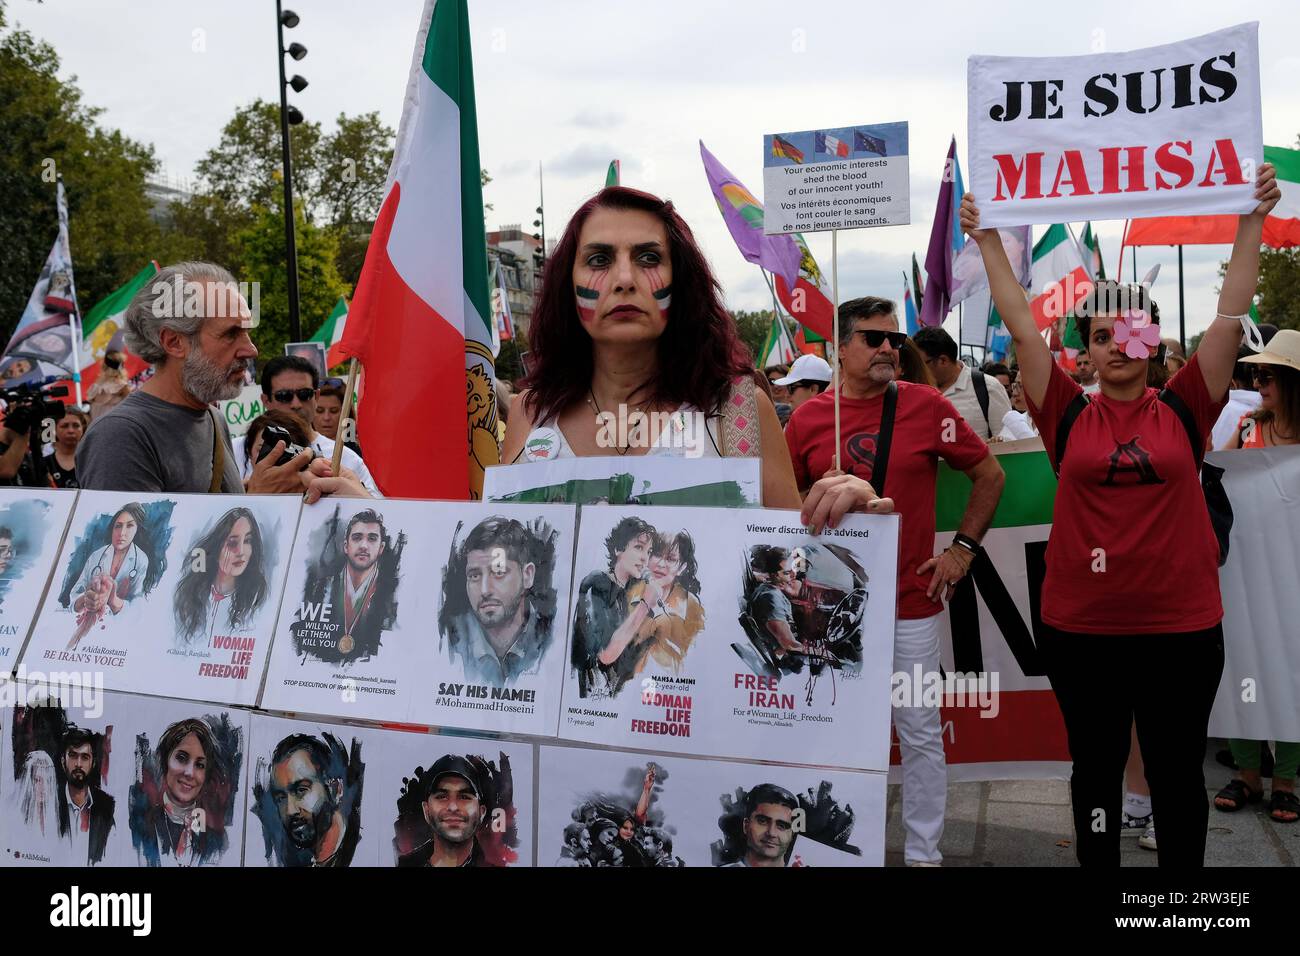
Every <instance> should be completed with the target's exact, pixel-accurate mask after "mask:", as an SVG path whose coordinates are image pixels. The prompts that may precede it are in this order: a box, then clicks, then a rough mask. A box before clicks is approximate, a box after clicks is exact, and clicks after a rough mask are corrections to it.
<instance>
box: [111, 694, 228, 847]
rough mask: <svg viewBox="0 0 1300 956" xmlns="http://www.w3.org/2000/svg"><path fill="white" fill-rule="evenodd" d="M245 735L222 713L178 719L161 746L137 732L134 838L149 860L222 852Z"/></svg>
mask: <svg viewBox="0 0 1300 956" xmlns="http://www.w3.org/2000/svg"><path fill="white" fill-rule="evenodd" d="M242 763H243V734H242V732H241V731H240V729H239V728H237V727H235V726H233V725H232V723H231V721H230V719H229V717H228V716H227V715H225V714H221V715H217V716H208V717H205V718H198V717H190V718H186V719H185V720H178V721H176V722H175V723H174V724H172V725H170V726H169V727H168V728H167V729H166V730H164V731H163V733H162V736H161V737H160V738H159V739H158V746H157V747H156V748H153V749H150V746H149V739H148V737H147V736H146V735H144V734H140V735H139V736H138V737H137V738H136V766H137V767H138V768H139V771H138V774H139V775H138V777H137V780H136V782H135V783H134V784H133V785H132V786H131V796H130V803H131V805H130V814H129V816H130V828H131V842H132V844H133V845H134V846H135V849H136V852H137V853H138V854H139V858H140V862H141V864H142V865H144V866H163V865H170V866H201V865H203V864H208V863H213V862H216V860H217V858H218V857H220V856H221V854H222V853H224V852H225V850H226V848H227V846H228V844H229V840H228V839H227V834H226V828H227V827H228V826H229V824H230V818H231V811H232V808H233V806H234V795H235V790H236V785H237V783H238V781H239V774H240V767H241V765H242Z"/></svg>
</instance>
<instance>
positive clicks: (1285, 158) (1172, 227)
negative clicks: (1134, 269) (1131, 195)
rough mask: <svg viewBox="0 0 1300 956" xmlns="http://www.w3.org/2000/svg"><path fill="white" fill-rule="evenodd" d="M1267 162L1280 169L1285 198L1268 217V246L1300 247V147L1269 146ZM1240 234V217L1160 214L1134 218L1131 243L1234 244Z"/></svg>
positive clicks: (1125, 241)
mask: <svg viewBox="0 0 1300 956" xmlns="http://www.w3.org/2000/svg"><path fill="white" fill-rule="evenodd" d="M1264 161H1265V162H1268V163H1272V164H1273V165H1274V167H1276V169H1277V184H1278V185H1279V186H1280V187H1282V200H1281V202H1279V203H1278V204H1277V206H1275V207H1274V208H1273V211H1272V213H1270V214H1269V216H1268V218H1267V219H1265V220H1264V239H1263V241H1264V245H1266V246H1271V247H1272V248H1274V249H1287V248H1289V247H1291V246H1300V150H1295V149H1282V148H1281V147H1280V146H1265V147H1264ZM1236 235H1237V217H1236V216H1159V217H1156V218H1153V219H1134V220H1133V222H1132V223H1130V224H1129V229H1128V234H1127V236H1125V239H1124V244H1125V245H1127V246H1194V245H1210V244H1216V243H1224V244H1228V243H1231V242H1232V241H1233V240H1234V239H1235V238H1236Z"/></svg>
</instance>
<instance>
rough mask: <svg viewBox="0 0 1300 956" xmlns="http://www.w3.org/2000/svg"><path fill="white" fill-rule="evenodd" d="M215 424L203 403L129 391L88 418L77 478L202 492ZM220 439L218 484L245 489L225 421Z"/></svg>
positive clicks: (104, 487)
mask: <svg viewBox="0 0 1300 956" xmlns="http://www.w3.org/2000/svg"><path fill="white" fill-rule="evenodd" d="M214 427H215V425H214V416H213V415H212V413H210V412H209V411H207V410H206V409H203V410H200V409H194V408H187V407H186V406H184V405H173V404H172V403H171V402H164V401H163V400H162V399H161V398H155V397H154V396H152V395H148V394H146V393H144V392H139V391H137V392H132V393H131V395H130V396H129V397H128V398H127V399H126V400H125V401H124V402H122V403H121V404H120V405H117V406H116V407H114V408H112V409H110V410H109V411H108V412H105V413H104V414H103V415H101V416H100V417H99V418H96V419H95V420H94V421H92V422H91V423H90V428H89V429H87V430H86V437H85V438H83V439H82V440H81V444H79V445H78V446H77V480H78V482H79V483H80V484H81V487H82V488H86V489H89V490H98V491H174V492H189V493H193V494H205V493H206V492H207V490H208V488H209V487H211V484H212V437H213V434H212V433H213V428H214ZM220 440H221V442H222V443H223V445H224V451H225V464H224V467H223V469H222V476H221V490H222V492H223V493H225V494H232V495H238V494H243V492H244V483H243V481H241V480H240V477H239V467H238V465H236V463H235V454H234V452H233V451H232V449H231V447H230V432H229V430H228V429H227V428H226V424H225V422H222V423H221V438H220Z"/></svg>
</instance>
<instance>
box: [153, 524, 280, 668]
mask: <svg viewBox="0 0 1300 956" xmlns="http://www.w3.org/2000/svg"><path fill="white" fill-rule="evenodd" d="M188 558H189V560H188V562H187V563H186V565H185V570H184V572H183V573H182V574H181V579H180V582H179V583H178V584H177V585H176V595H175V601H174V609H175V610H174V613H175V616H176V643H177V644H178V646H186V645H188V646H196V645H203V644H207V643H210V642H211V640H212V637H213V635H214V634H219V633H224V632H230V633H233V632H238V631H243V630H247V629H248V628H249V626H251V624H252V623H253V619H254V618H255V617H256V616H257V613H258V611H260V610H261V608H262V605H263V604H265V603H266V594H267V582H266V549H265V547H264V544H263V541H262V530H261V528H260V527H259V526H258V523H257V518H256V517H254V515H253V513H252V512H251V511H249V510H248V509H247V508H231V509H230V510H229V511H227V512H226V513H225V514H224V515H222V516H221V517H220V518H219V519H218V520H217V523H216V524H215V525H214V526H213V527H212V529H211V530H210V531H208V532H207V533H206V534H204V535H203V536H202V537H201V538H200V539H199V540H198V541H197V542H195V544H194V546H193V547H192V548H191V549H190V551H189V552H188Z"/></svg>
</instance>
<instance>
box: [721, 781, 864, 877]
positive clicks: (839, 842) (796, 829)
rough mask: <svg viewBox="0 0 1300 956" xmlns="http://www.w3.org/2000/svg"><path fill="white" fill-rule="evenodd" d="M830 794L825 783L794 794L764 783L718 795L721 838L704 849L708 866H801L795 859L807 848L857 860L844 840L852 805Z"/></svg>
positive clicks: (848, 833) (849, 830)
mask: <svg viewBox="0 0 1300 956" xmlns="http://www.w3.org/2000/svg"><path fill="white" fill-rule="evenodd" d="M831 790H832V786H831V782H830V781H829V780H821V781H820V782H818V784H817V786H816V787H815V788H814V787H811V786H810V787H808V788H807V789H806V790H803V791H801V792H800V793H798V794H795V793H793V792H791V791H790V790H787V789H786V788H785V787H782V786H780V785H779V784H775V783H770V782H767V783H760V784H757V785H755V786H753V787H751V788H749V789H748V790H747V789H745V788H744V787H737V788H736V789H735V791H734V792H733V793H724V794H723V795H722V797H721V803H722V811H723V812H722V816H721V817H719V818H718V829H719V830H721V831H722V837H721V839H719V840H717V841H715V842H714V843H713V844H712V845H711V846H710V848H709V849H710V852H711V854H712V858H713V865H714V866H721V867H736V866H771V867H777V866H806V865H808V864H807V863H806V862H805V860H804V859H801V856H805V855H807V854H808V852H809V851H810V850H811V849H813V848H814V847H812V846H810V845H809V844H816V845H820V847H822V848H825V849H826V850H833V851H836V852H837V853H840V854H846V855H847V856H854V857H860V856H861V855H862V850H861V849H860V848H858V847H857V846H855V845H853V843H851V842H850V841H851V840H852V838H853V824H854V822H855V819H856V815H855V814H854V812H853V807H852V806H851V805H849V804H843V805H841V804H840V802H839V801H838V800H836V799H835V797H834V796H833V795H832V793H831ZM796 837H797V838H798V841H799V842H798V843H797V845H796ZM800 847H802V848H803V849H802V850H801V849H800ZM819 852H821V851H819Z"/></svg>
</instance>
